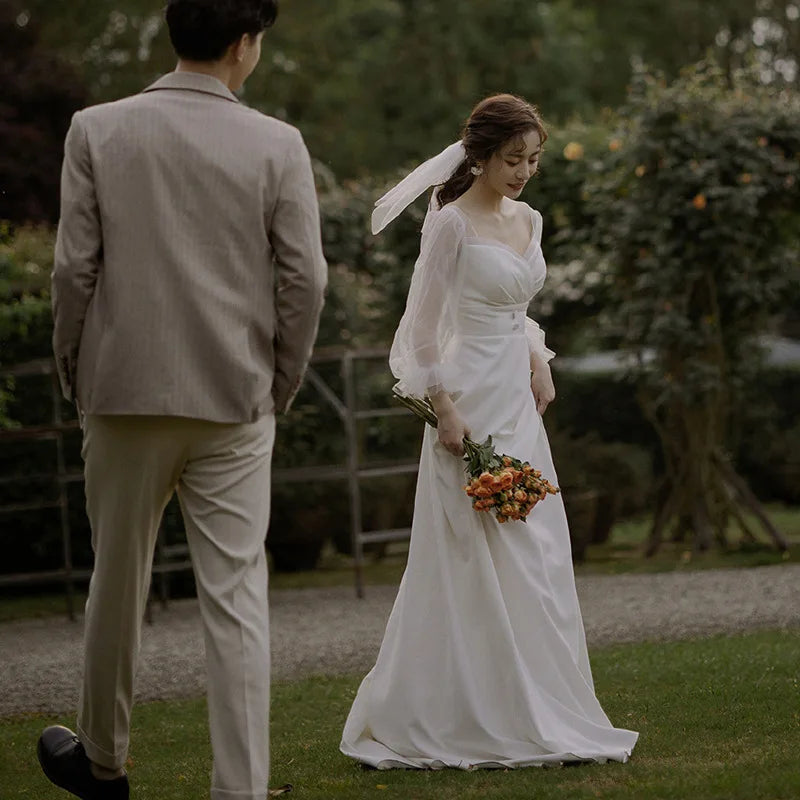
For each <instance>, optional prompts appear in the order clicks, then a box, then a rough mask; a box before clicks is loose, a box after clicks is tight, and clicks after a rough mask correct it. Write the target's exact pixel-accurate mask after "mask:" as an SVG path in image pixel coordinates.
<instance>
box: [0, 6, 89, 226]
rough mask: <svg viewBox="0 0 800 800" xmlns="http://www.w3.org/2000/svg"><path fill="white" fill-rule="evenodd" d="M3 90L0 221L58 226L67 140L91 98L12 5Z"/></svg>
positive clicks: (5, 23) (0, 81)
mask: <svg viewBox="0 0 800 800" xmlns="http://www.w3.org/2000/svg"><path fill="white" fill-rule="evenodd" d="M0 85H2V87H3V91H2V96H0V220H11V221H14V222H25V221H37V222H43V221H49V222H54V221H55V220H56V219H57V218H58V182H59V174H60V171H61V156H62V153H63V141H64V136H65V135H66V132H67V127H68V125H69V120H70V117H71V115H72V113H73V112H74V111H76V110H77V109H78V108H80V107H81V106H83V105H85V104H86V102H87V96H86V93H85V91H84V88H83V86H82V85H81V83H80V81H79V80H78V78H77V76H76V74H75V71H74V70H73V69H72V68H71V67H70V66H69V64H67V63H66V62H65V61H64V59H62V58H59V57H58V56H57V55H55V54H53V53H51V52H48V51H46V50H45V49H44V48H43V47H42V45H41V42H40V41H39V32H38V30H37V26H35V25H33V24H30V23H29V21H28V17H27V16H26V14H25V12H23V11H22V9H21V7H19V6H15V5H14V4H12V3H9V2H0Z"/></svg>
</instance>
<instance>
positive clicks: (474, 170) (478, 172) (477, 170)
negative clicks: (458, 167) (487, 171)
mask: <svg viewBox="0 0 800 800" xmlns="http://www.w3.org/2000/svg"><path fill="white" fill-rule="evenodd" d="M469 171H470V172H471V173H472V174H473V175H475V177H477V176H478V175H483V167H478V166H475V167H470V168H469Z"/></svg>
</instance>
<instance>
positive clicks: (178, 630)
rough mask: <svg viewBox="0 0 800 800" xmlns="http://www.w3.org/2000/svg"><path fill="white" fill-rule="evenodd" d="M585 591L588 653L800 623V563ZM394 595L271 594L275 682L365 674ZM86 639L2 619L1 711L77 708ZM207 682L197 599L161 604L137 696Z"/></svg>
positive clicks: (615, 582)
mask: <svg viewBox="0 0 800 800" xmlns="http://www.w3.org/2000/svg"><path fill="white" fill-rule="evenodd" d="M577 584H578V594H579V596H580V601H581V608H582V611H583V616H584V623H585V627H586V634H587V638H588V641H589V645H590V646H598V645H604V644H610V643H614V642H632V641H644V640H665V639H681V638H689V637H695V636H707V635H710V634H714V633H733V632H738V631H743V630H748V629H754V628H787V627H800V564H785V565H781V566H772V567H757V568H754V569H736V570H705V571H696V572H671V573H660V574H654V575H590V576H579V577H578V579H577ZM396 591H397V588H396V587H394V586H378V587H374V586H373V587H367V596H366V599H365V600H358V599H356V597H355V596H354V592H353V590H352V588H350V587H337V588H331V589H299V590H282V591H275V592H273V593H272V595H271V613H272V651H273V677H274V678H275V679H276V680H286V679H296V678H300V677H304V676H307V675H313V674H320V673H324V674H328V675H333V674H347V673H363V672H366V671H367V670H368V669H369V668H370V667H371V666H372V663H373V661H374V659H375V656H376V654H377V651H378V647H379V646H380V642H381V637H382V634H383V629H384V626H385V625H386V620H387V617H388V615H389V611H390V610H391V606H392V602H393V600H394V597H395V594H396ZM82 633H83V628H82V625H81V624H80V623H69V622H67V621H66V619H65V618H64V617H50V618H47V619H41V620H25V621H19V622H12V623H4V624H0V716H3V715H9V714H17V713H22V712H29V711H45V712H62V711H71V710H74V708H75V706H76V704H77V700H78V691H77V687H78V681H79V678H80V668H81V667H80V664H81V637H82ZM204 682H205V674H204V665H203V645H202V639H201V636H200V631H199V615H198V609H197V604H196V602H195V601H194V600H182V601H178V602H173V603H171V604H170V606H169V608H168V609H167V610H166V611H162V610H161V609H160V607H156V608H155V612H154V623H153V625H148V626H145V634H144V644H143V652H142V662H141V667H140V670H139V679H138V692H137V696H138V698H139V699H142V700H151V699H156V698H167V697H185V696H192V695H197V694H200V693H202V691H203V688H204Z"/></svg>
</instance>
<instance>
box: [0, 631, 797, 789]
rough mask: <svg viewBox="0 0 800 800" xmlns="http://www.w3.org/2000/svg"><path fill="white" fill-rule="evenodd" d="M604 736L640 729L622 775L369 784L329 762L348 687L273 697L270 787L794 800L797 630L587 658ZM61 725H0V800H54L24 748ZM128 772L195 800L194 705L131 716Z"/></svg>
mask: <svg viewBox="0 0 800 800" xmlns="http://www.w3.org/2000/svg"><path fill="white" fill-rule="evenodd" d="M592 663H593V668H594V674H595V680H596V684H597V691H598V695H599V697H600V700H601V702H602V703H603V705H604V707H605V709H606V711H607V713H608V715H609V716H610V718H611V719H612V721H614V722H615V723H616V724H618V725H620V726H624V727H629V728H633V729H635V730H638V731H640V733H641V738H640V740H639V744H638V746H637V748H636V750H635V752H634V756H633V758H632V759H631V761H630V762H629V763H628V764H625V765H622V764H607V765H590V766H580V767H569V768H554V769H543V770H540V769H527V770H519V771H516V772H496V771H481V772H474V773H463V772H458V771H451V770H448V771H444V772H402V771H391V772H376V771H373V770H367V769H364V768H361V767H359V766H358V765H356V764H355V763H353V762H351V761H349V760H348V759H346V758H345V757H344V756H342V755H341V754H340V753H339V752H338V742H339V736H340V733H341V728H342V724H343V722H344V719H345V716H346V714H347V710H348V708H349V705H350V702H351V701H352V698H353V695H354V693H355V690H356V687H357V686H358V678H357V677H349V678H324V677H321V678H314V679H311V680H305V681H301V682H297V683H284V684H278V685H276V686H275V687H274V695H273V696H274V700H273V719H272V730H273V736H272V742H273V751H272V756H273V780H272V783H273V785H280V784H283V783H285V782H291V783H293V784H294V786H295V791H294V792H293V794H292V795H290V797H295V798H297V800H306V799H307V800H356V799H358V800H362V799H363V800H371V799H372V798H383V797H385V798H392V797H393V798H398V799H399V800H456V798H458V800H478V798H480V799H481V800H483V798H489V800H500V799H501V798H502V800H506V799H507V800H516V798H520V800H522V799H523V798H524V799H525V800H528V799H534V798H535V800H590V799H591V800H596V798H607V799H608V800H796V799H797V798H798V797H800V767H799V766H798V764H800V762H798V755H797V754H798V752H800V675H799V674H798V664H800V630H794V631H784V632H773V631H763V632H758V633H753V634H748V635H742V636H736V637H715V638H712V639H705V640H697V641H685V642H673V643H668V644H637V645H621V646H615V647H610V648H604V649H601V650H596V651H594V652H593V653H592ZM54 722H61V723H64V724H71V723H72V720H71V718H69V717H64V718H47V717H25V718H15V719H7V720H0V753H2V758H0V796H2V798H3V800H18V799H19V798H36V800H60V799H61V798H64V797H65V795H64V794H62V793H60V792H59V791H57V790H55V789H52V788H51V787H50V785H49V784H48V783H47V782H46V780H45V779H44V778H43V777H42V776H41V774H40V773H39V770H38V765H37V764H36V760H35V756H34V746H35V742H36V737H37V736H38V733H39V731H40V729H41V728H42V727H43V726H44V725H46V724H50V723H54ZM131 756H132V758H131V763H130V765H129V770H130V773H131V780H132V786H133V792H134V797H135V798H138V799H139V800H199V799H200V798H203V797H207V796H208V795H207V782H208V774H209V769H210V754H209V746H208V742H207V732H206V721H205V704H204V702H203V701H201V700H194V701H182V702H169V703H153V704H149V705H146V706H142V707H138V708H137V709H136V711H135V714H134V731H133V746H132V749H131Z"/></svg>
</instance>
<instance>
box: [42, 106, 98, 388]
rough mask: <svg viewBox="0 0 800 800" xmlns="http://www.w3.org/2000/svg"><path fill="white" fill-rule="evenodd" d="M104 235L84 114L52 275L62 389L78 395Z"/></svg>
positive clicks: (72, 138) (70, 155) (69, 158)
mask: <svg viewBox="0 0 800 800" xmlns="http://www.w3.org/2000/svg"><path fill="white" fill-rule="evenodd" d="M102 252H103V235H102V228H101V224H100V211H99V208H98V204H97V196H96V192H95V184H94V175H93V173H92V163H91V158H90V156H89V147H88V143H87V140H86V132H85V130H84V127H83V123H82V121H81V115H80V112H78V113H77V114H75V116H74V117H73V118H72V124H71V125H70V128H69V131H68V133H67V138H66V142H65V144H64V164H63V167H62V171H61V215H60V219H59V223H58V235H57V237H56V249H55V258H54V265H53V275H52V288H51V294H52V305H53V323H54V326H53V352H54V354H55V358H56V365H57V368H58V375H59V379H60V381H61V388H62V391H63V393H64V396H65V397H66V398H67V399H68V400H74V399H75V395H76V388H75V373H76V367H77V363H78V358H79V355H80V354H79V352H78V351H79V347H80V341H81V333H82V331H83V322H84V320H85V318H86V311H87V309H88V307H89V303H90V302H91V300H92V297H93V295H94V290H95V285H96V283H97V275H98V272H99V270H100V267H101V263H102Z"/></svg>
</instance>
